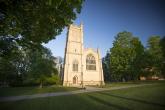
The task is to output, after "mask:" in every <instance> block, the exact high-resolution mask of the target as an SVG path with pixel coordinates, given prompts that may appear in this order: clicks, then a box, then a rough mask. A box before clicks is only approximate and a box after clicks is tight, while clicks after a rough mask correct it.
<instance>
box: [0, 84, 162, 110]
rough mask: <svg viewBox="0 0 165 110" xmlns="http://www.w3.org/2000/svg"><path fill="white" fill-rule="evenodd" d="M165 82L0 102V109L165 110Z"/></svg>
mask: <svg viewBox="0 0 165 110" xmlns="http://www.w3.org/2000/svg"><path fill="white" fill-rule="evenodd" d="M164 93H165V83H164V82H162V83H157V84H153V85H147V86H142V87H135V88H127V89H121V90H113V91H102V92H93V93H84V94H76V95H70V96H57V97H48V98H38V99H32V100H23V101H16V102H3V103H2V102H1V103H0V109H1V110H76V109H77V110H165V94H164Z"/></svg>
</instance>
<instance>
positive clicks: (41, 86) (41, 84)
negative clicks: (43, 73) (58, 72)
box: [40, 80, 43, 88]
mask: <svg viewBox="0 0 165 110" xmlns="http://www.w3.org/2000/svg"><path fill="white" fill-rule="evenodd" d="M40 88H43V80H41V81H40Z"/></svg>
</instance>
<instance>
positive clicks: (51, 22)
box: [0, 0, 84, 82]
mask: <svg viewBox="0 0 165 110" xmlns="http://www.w3.org/2000/svg"><path fill="white" fill-rule="evenodd" d="M83 1H84V0H0V61H1V62H0V66H1V67H0V70H3V71H0V79H4V78H2V77H1V76H4V75H3V74H5V75H6V76H8V75H9V76H10V74H13V73H16V74H17V75H18V74H21V75H22V73H27V72H28V70H29V69H30V68H31V66H29V62H30V57H28V53H29V51H30V52H31V50H32V51H40V50H41V47H42V43H47V42H48V41H50V40H52V39H55V37H56V36H57V35H59V34H60V33H61V32H62V30H63V29H64V28H65V27H66V26H68V25H69V24H71V23H72V22H73V20H75V19H76V16H77V14H78V13H80V11H81V7H82V3H83ZM42 60H43V59H42ZM42 60H39V61H41V64H46V63H44V62H43V61H42ZM5 65H6V66H5ZM7 65H10V66H11V67H9V66H7ZM8 70H10V71H8ZM12 71H13V72H12ZM7 73H8V75H7ZM9 73H10V74H9ZM24 76H25V75H24ZM5 78H7V77H5ZM1 81H2V80H1ZM3 82H4V81H3Z"/></svg>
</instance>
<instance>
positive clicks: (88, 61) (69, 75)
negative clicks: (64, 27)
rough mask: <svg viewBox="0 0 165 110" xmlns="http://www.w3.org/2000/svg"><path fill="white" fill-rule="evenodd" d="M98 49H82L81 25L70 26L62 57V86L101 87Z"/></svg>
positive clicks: (100, 65) (100, 63)
mask: <svg viewBox="0 0 165 110" xmlns="http://www.w3.org/2000/svg"><path fill="white" fill-rule="evenodd" d="M103 84H104V77H103V70H102V61H101V57H100V52H99V49H97V50H94V49H92V48H84V45H83V25H82V24H81V25H80V26H76V25H73V24H72V25H70V26H69V28H68V32H67V40H66V47H65V56H64V73H63V85H64V86H85V85H103Z"/></svg>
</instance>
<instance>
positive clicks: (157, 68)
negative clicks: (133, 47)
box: [146, 36, 163, 76]
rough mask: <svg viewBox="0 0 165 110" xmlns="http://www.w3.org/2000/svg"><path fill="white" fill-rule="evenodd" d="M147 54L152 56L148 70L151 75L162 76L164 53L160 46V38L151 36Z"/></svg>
mask: <svg viewBox="0 0 165 110" xmlns="http://www.w3.org/2000/svg"><path fill="white" fill-rule="evenodd" d="M147 46H148V47H147V50H146V51H147V52H148V54H149V56H150V61H149V63H148V68H149V71H150V74H151V75H157V76H159V75H161V65H162V63H163V62H162V61H163V52H162V50H161V46H160V36H151V37H150V38H149V39H148V44H147Z"/></svg>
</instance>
